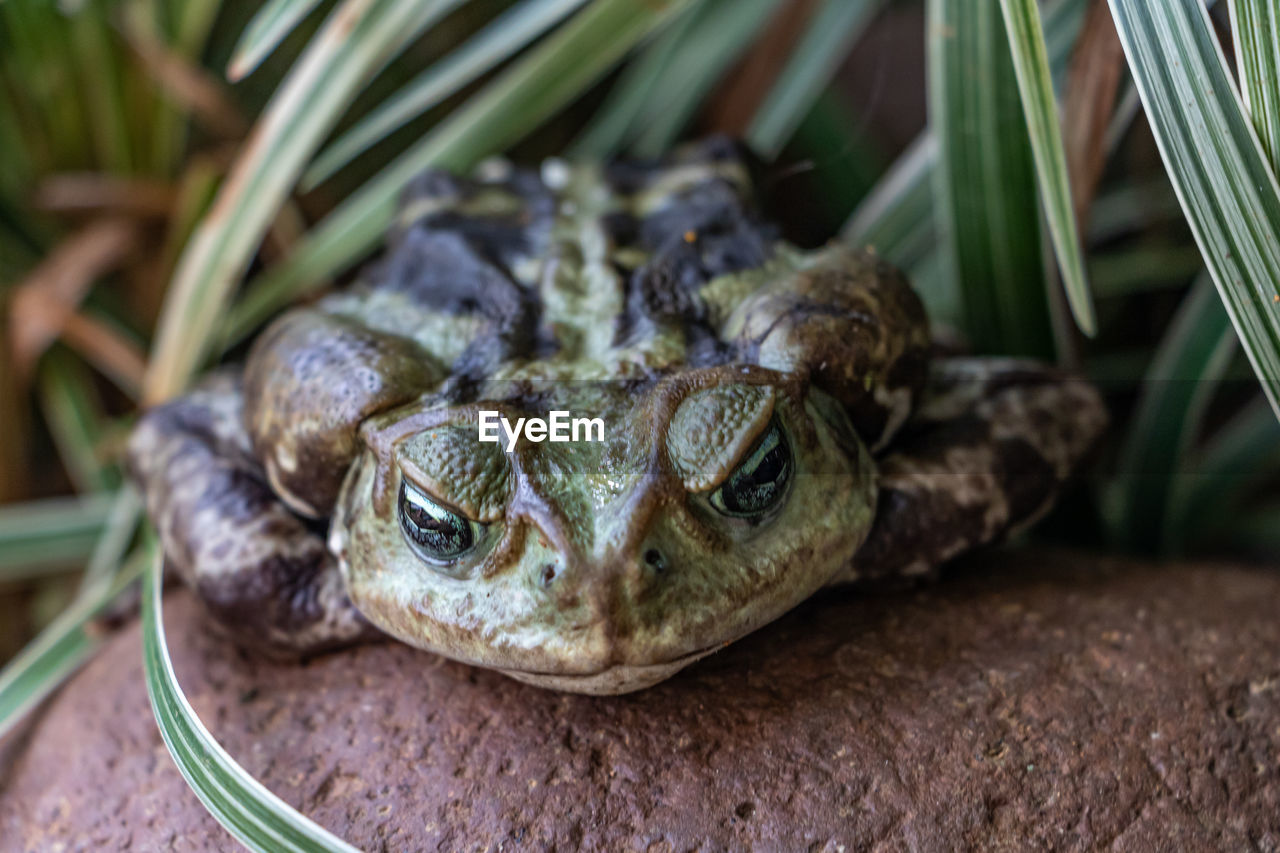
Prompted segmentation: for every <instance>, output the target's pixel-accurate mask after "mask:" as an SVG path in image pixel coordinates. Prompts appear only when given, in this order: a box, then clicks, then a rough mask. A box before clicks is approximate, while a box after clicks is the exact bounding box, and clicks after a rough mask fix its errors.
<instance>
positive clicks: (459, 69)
mask: <svg viewBox="0 0 1280 853" xmlns="http://www.w3.org/2000/svg"><path fill="white" fill-rule="evenodd" d="M585 2H586V0H525V2H524V3H521V4H520V5H519V6H514V7H512V8H511V9H509V10H507V12H506V13H504V14H503V15H501V16H499V17H498V18H495V19H494V20H493V21H492V22H491V23H490V24H489V25H488V26H486V27H485V28H484V30H482V31H481V32H480V33H479V34H478V35H476V36H475V37H474V38H472V39H471V40H470V41H469V42H467V43H466V44H465V45H463V46H462V47H460V48H458V49H457V50H455V51H454V52H453V53H451V54H449V55H448V56H447V57H445V58H444V59H442V60H440V61H439V62H438V63H436V64H435V65H433V66H431V67H430V68H428V69H427V70H426V71H423V72H422V73H421V74H419V75H418V76H417V77H416V78H414V79H413V80H411V81H410V82H409V83H408V84H407V85H405V86H404V87H403V88H402V89H400V90H399V91H398V92H396V93H395V94H394V95H392V96H391V97H389V98H387V99H386V100H385V101H383V102H382V103H381V104H379V105H378V107H377V108H376V109H374V110H373V111H372V112H370V113H369V115H367V116H365V117H364V118H362V119H360V121H359V123H357V124H356V126H355V127H353V128H351V129H350V130H349V131H347V132H346V133H344V134H343V135H342V136H341V137H339V138H338V140H337V141H336V142H334V143H333V144H332V145H330V146H329V147H327V148H326V149H325V150H324V151H322V152H320V154H319V155H317V156H316V159H315V162H314V163H312V164H311V166H310V168H308V169H307V172H306V174H305V175H303V177H302V186H303V189H310V188H312V187H314V186H316V185H317V184H319V183H320V182H321V181H324V180H325V179H327V178H329V177H330V176H332V175H333V174H334V173H335V172H337V171H338V170H339V169H341V168H342V167H343V166H345V165H346V164H347V163H350V162H351V160H352V159H353V158H355V157H356V156H358V155H359V154H361V153H362V152H364V151H366V150H368V149H369V147H370V146H372V145H374V144H376V143H377V142H378V141H380V140H381V139H383V138H384V137H386V136H387V134H389V133H391V132H392V131H394V130H395V129H396V128H398V127H400V126H402V125H403V124H405V123H406V122H408V121H410V120H412V119H414V118H416V117H418V116H420V115H422V114H423V113H425V112H426V111H427V110H429V109H431V108H432V107H434V106H436V105H437V104H439V103H440V102H441V101H443V100H444V99H445V98H447V97H449V96H450V95H452V94H453V93H454V92H457V91H458V90H459V89H461V88H462V87H463V86H465V85H467V84H468V83H470V82H471V81H473V80H475V79H476V78H477V77H479V76H480V75H481V74H484V73H485V72H487V71H489V70H490V69H492V68H494V67H495V66H497V65H498V64H500V63H502V62H504V61H506V60H507V59H509V58H510V57H511V56H512V55H513V54H515V53H518V52H519V51H520V50H522V49H523V48H524V46H525V45H527V44H528V43H529V42H531V41H533V40H534V39H536V38H537V37H538V36H540V35H542V34H543V33H544V32H546V31H547V30H548V29H550V28H551V27H552V26H553V25H554V24H555V23H556V22H557V21H559V20H561V19H562V18H564V17H565V16H566V15H568V14H569V13H570V12H572V11H574V10H575V9H577V8H578V7H579V6H581V5H582V4H583V3H585Z"/></svg>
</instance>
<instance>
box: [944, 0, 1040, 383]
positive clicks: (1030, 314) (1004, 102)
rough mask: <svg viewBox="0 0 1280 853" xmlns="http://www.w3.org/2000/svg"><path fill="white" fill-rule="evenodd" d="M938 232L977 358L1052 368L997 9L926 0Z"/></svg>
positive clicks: (976, 1) (1031, 205) (1035, 224)
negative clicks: (1033, 360) (1025, 360)
mask: <svg viewBox="0 0 1280 853" xmlns="http://www.w3.org/2000/svg"><path fill="white" fill-rule="evenodd" d="M927 10H928V17H927V27H928V35H927V38H928V80H929V124H930V127H931V129H932V131H933V133H934V135H935V136H936V137H937V139H938V168H937V169H936V170H935V176H934V192H935V193H936V199H937V205H936V210H937V213H936V215H937V217H938V230H939V233H940V236H941V240H942V241H943V246H944V247H945V251H946V252H947V255H946V258H947V261H948V262H949V263H950V265H951V267H952V268H953V269H954V271H955V276H956V279H957V280H958V281H959V282H960V292H961V297H962V300H963V305H964V314H965V325H966V327H967V328H968V331H969V335H970V337H971V339H972V341H973V344H974V346H975V347H976V348H977V349H978V350H980V351H982V352H990V353H1016V354H1022V355H1036V356H1040V357H1046V358H1051V357H1052V356H1053V353H1054V349H1055V348H1054V344H1053V334H1052V330H1051V327H1050V322H1049V304H1048V298H1047V293H1046V284H1045V267H1044V258H1043V256H1042V255H1041V251H1040V247H1041V233H1040V210H1039V206H1040V205H1039V200H1038V199H1037V197H1036V177H1035V165H1034V162H1033V159H1032V152H1031V145H1030V142H1029V140H1028V138H1027V130H1026V123H1025V120H1024V118H1023V110H1022V102H1021V98H1020V96H1019V92H1018V82H1017V79H1016V76H1015V73H1014V66H1013V60H1012V58H1011V55H1010V51H1009V45H1008V41H1007V39H1006V36H1005V29H1004V23H1003V21H1002V20H1001V12H1000V6H999V4H997V3H991V2H988V0H929V2H928V4H927Z"/></svg>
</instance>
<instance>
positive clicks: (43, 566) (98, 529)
mask: <svg viewBox="0 0 1280 853" xmlns="http://www.w3.org/2000/svg"><path fill="white" fill-rule="evenodd" d="M113 499H114V496H113V495H111V494H107V493H101V494H95V495H90V496H87V497H76V498H45V499H43V500H38V501H31V502H29V503H24V504H10V505H7V506H4V507H0V580H8V581H13V580H21V579H26V578H30V577H35V576H38V575H41V574H46V573H48V572H51V571H66V570H67V569H68V568H74V567H75V566H77V565H83V564H84V561H85V560H87V559H88V558H89V555H90V554H92V553H93V548H94V543H96V542H97V540H98V536H99V535H101V533H102V530H103V527H104V526H105V525H106V522H107V518H108V516H109V515H110V514H111V507H112V501H113Z"/></svg>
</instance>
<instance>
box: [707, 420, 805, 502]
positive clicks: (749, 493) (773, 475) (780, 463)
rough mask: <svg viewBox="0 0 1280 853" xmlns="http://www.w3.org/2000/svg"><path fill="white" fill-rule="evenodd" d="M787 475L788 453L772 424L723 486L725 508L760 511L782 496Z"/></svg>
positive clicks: (722, 493)
mask: <svg viewBox="0 0 1280 853" xmlns="http://www.w3.org/2000/svg"><path fill="white" fill-rule="evenodd" d="M790 476H791V454H790V453H788V452H787V446H786V444H784V443H783V441H782V436H781V435H780V434H779V433H778V429H777V427H774V428H772V429H770V430H769V432H768V434H766V435H765V437H764V440H763V441H761V442H760V446H759V447H757V448H756V449H755V451H753V452H752V454H751V455H750V456H749V457H747V459H746V461H744V462H743V463H742V465H741V466H740V467H739V468H738V470H737V471H735V472H734V473H733V475H732V476H730V477H729V479H728V481H727V482H726V483H725V484H724V486H723V487H722V489H721V493H720V494H721V500H723V501H724V508H725V509H726V510H728V511H729V512H731V513H734V514H735V515H755V514H756V513H760V512H763V511H764V510H766V509H768V508H769V507H771V506H773V505H774V504H775V503H776V502H777V500H778V498H779V497H781V496H782V490H783V489H784V488H785V487H786V485H787V479H788V478H789V477H790Z"/></svg>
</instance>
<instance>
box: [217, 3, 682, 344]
mask: <svg viewBox="0 0 1280 853" xmlns="http://www.w3.org/2000/svg"><path fill="white" fill-rule="evenodd" d="M689 2H690V0H672V2H668V3H666V4H665V5H661V6H657V5H654V4H653V3H651V2H648V0H596V2H594V3H592V4H591V5H590V6H588V7H587V8H586V9H584V10H583V12H582V14H580V15H577V16H576V17H574V18H573V19H572V20H571V21H569V22H568V23H567V24H565V25H564V26H563V27H560V28H559V29H558V30H557V31H556V32H555V33H554V34H553V35H552V36H551V37H549V38H547V39H545V40H544V41H542V42H541V43H539V44H538V46H537V47H536V48H534V50H533V51H531V52H530V53H529V54H527V55H526V56H524V57H523V58H521V59H520V60H519V61H517V62H516V63H515V64H513V65H511V66H510V67H508V68H507V69H506V70H505V71H504V72H503V73H502V75H501V76H499V77H498V78H497V79H495V80H493V81H492V82H491V83H489V84H488V85H487V86H486V87H485V88H484V89H483V90H482V91H481V92H480V93H479V94H477V95H476V96H475V97H473V98H471V99H470V100H469V101H468V103H467V105H466V106H464V107H462V108H461V109H460V110H459V111H458V112H455V113H453V114H452V115H451V116H450V117H449V118H448V119H447V120H446V121H444V122H443V123H442V124H440V125H439V126H437V127H436V129H435V130H433V131H432V132H431V133H430V134H428V135H427V136H426V137H424V138H423V139H422V140H421V141H420V142H418V143H417V144H416V145H414V146H413V147H412V148H410V149H409V150H408V151H406V152H405V153H404V154H402V155H401V156H400V157H399V158H397V159H396V160H395V161H394V162H392V163H391V164H390V165H388V166H387V167H385V168H384V169H383V170H382V171H381V172H379V173H378V175H377V176H375V177H374V178H373V180H371V181H370V182H369V183H367V184H365V185H364V186H363V187H361V188H360V190H359V191H357V192H356V193H355V194H353V195H352V196H351V197H349V198H348V199H347V200H346V201H345V202H343V203H342V205H340V206H339V207H338V208H337V209H336V210H334V211H333V213H331V214H330V215H329V216H328V218H326V219H325V220H324V221H323V222H321V223H320V224H319V225H318V226H317V227H316V228H315V229H314V230H313V231H312V232H311V233H310V234H308V236H307V238H306V239H305V241H304V242H302V243H301V244H300V245H299V246H298V248H297V249H296V250H295V251H294V253H293V254H292V255H291V256H290V257H289V258H288V259H287V260H286V261H285V262H284V263H282V264H280V265H279V266H277V267H275V268H274V269H273V270H271V271H269V272H268V273H267V274H266V275H265V276H264V277H262V278H260V279H257V280H255V281H253V282H251V283H250V285H249V287H248V288H247V290H246V293H245V296H244V298H243V299H242V300H241V301H240V302H239V303H238V304H237V305H236V306H235V307H234V309H233V310H232V312H231V316H230V318H229V320H228V323H227V335H226V339H227V340H228V341H230V342H234V341H236V340H239V339H240V338H241V337H243V336H244V335H246V334H248V333H249V332H250V331H252V330H253V329H254V328H255V327H256V326H257V325H258V324H259V323H261V322H262V321H263V320H265V319H266V318H267V317H269V316H270V315H271V313H272V312H273V311H275V310H277V309H278V308H280V307H281V306H283V305H285V304H287V303H288V302H289V300H291V299H293V298H294V297H295V296H297V295H298V294H300V293H302V292H304V291H305V290H306V289H307V288H308V287H314V286H315V285H316V284H318V283H319V282H321V281H323V280H324V279H325V277H327V276H329V275H332V274H334V273H335V272H337V271H340V270H342V269H345V268H346V267H348V266H350V265H351V264H352V263H353V262H355V261H356V260H358V259H359V258H360V256H361V255H363V254H364V253H366V252H367V251H368V250H369V249H370V248H372V247H373V246H374V245H375V244H376V243H377V242H378V240H379V239H380V238H381V236H382V234H383V232H384V231H385V230H386V227H387V225H388V223H390V221H391V218H392V215H393V214H394V211H395V203H396V198H397V197H398V196H399V194H400V191H401V190H402V189H403V188H404V186H405V185H406V184H407V183H408V182H409V181H410V180H412V179H413V177H414V176H415V175H417V174H419V173H420V172H421V171H422V170H423V169H426V168H427V167H429V166H437V167H444V168H452V169H464V168H466V167H468V166H470V165H473V164H474V163H475V162H477V161H478V160H480V159H481V158H483V157H484V156H486V155H488V154H491V153H493V152H494V151H499V150H501V149H502V148H504V147H505V146H507V145H510V144H511V143H512V142H514V141H515V140H517V139H519V138H520V137H521V136H523V135H524V134H526V133H528V132H529V131H531V130H532V129H533V128H535V127H536V126H537V125H539V124H541V123H542V122H543V121H545V120H546V119H547V118H549V117H550V116H551V115H552V114H554V113H555V112H556V111H557V110H559V109H561V108H562V107H563V106H564V105H565V104H567V103H569V102H570V101H571V100H573V99H574V98H575V97H577V96H578V95H579V94H581V93H582V92H583V91H585V90H586V88H587V87H588V86H590V85H591V84H592V83H593V82H595V81H596V80H598V79H599V78H600V77H601V76H602V75H603V74H604V73H605V72H606V71H607V70H608V69H609V68H611V67H612V66H613V65H614V64H615V63H616V62H617V61H618V60H619V59H621V58H622V57H623V56H624V55H625V54H626V53H627V51H628V50H630V49H631V48H632V47H633V46H634V45H635V44H636V43H637V42H639V41H640V40H641V39H642V38H644V37H645V36H646V35H648V34H649V33H650V32H652V31H653V30H654V29H655V28H657V27H659V26H661V25H662V24H663V23H665V22H666V21H668V20H670V19H671V18H672V16H674V15H677V14H679V13H680V12H681V11H682V10H683V9H684V8H685V7H686V6H688V4H689Z"/></svg>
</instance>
